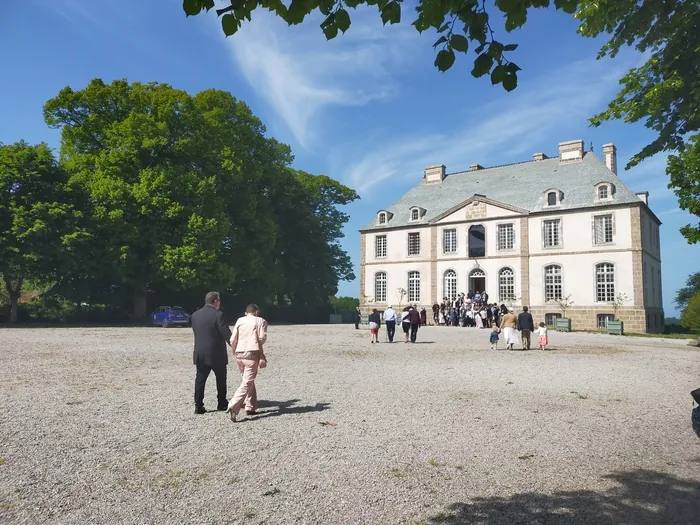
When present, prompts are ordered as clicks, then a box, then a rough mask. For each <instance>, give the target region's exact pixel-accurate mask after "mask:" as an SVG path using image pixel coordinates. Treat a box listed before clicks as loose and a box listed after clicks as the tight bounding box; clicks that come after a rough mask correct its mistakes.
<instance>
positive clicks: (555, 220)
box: [542, 217, 564, 250]
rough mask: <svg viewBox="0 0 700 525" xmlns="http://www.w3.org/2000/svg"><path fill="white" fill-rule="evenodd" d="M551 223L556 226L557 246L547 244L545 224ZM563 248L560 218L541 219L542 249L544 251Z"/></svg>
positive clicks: (562, 227)
mask: <svg viewBox="0 0 700 525" xmlns="http://www.w3.org/2000/svg"><path fill="white" fill-rule="evenodd" d="M548 223H553V224H557V225H558V226H557V230H558V232H557V233H558V235H557V238H558V240H559V243H558V244H551V245H550V244H547V224H548ZM563 247H564V221H563V220H562V218H561V217H552V218H549V219H542V248H543V249H546V250H552V249H559V248H563Z"/></svg>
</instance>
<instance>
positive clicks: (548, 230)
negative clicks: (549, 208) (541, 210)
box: [542, 219, 561, 248]
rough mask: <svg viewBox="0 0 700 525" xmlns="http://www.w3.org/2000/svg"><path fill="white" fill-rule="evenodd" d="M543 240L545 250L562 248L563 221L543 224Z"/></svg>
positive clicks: (551, 221)
mask: <svg viewBox="0 0 700 525" xmlns="http://www.w3.org/2000/svg"><path fill="white" fill-rule="evenodd" d="M542 239H543V241H544V247H545V248H551V247H554V246H561V219H551V220H547V221H543V222H542Z"/></svg>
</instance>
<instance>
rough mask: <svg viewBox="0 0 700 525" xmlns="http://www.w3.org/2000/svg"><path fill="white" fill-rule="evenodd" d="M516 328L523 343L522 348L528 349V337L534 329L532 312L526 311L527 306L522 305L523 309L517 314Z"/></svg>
mask: <svg viewBox="0 0 700 525" xmlns="http://www.w3.org/2000/svg"><path fill="white" fill-rule="evenodd" d="M518 330H520V337H521V339H522V343H523V350H530V337H531V335H532V332H533V331H534V330H535V321H534V320H533V319H532V314H531V313H530V312H528V311H527V306H523V311H522V312H521V313H520V314H518Z"/></svg>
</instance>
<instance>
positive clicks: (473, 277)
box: [469, 269, 486, 293]
mask: <svg viewBox="0 0 700 525" xmlns="http://www.w3.org/2000/svg"><path fill="white" fill-rule="evenodd" d="M485 290H486V274H485V273H484V271H483V270H478V269H477V270H472V271H471V273H470V274H469V291H470V292H472V293H476V292H477V291H479V292H482V293H483V292H484V291H485Z"/></svg>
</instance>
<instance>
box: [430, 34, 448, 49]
mask: <svg viewBox="0 0 700 525" xmlns="http://www.w3.org/2000/svg"><path fill="white" fill-rule="evenodd" d="M445 42H447V37H446V36H441V37H440V38H438V39H437V40H436V41H435V43H434V44H433V47H437V46H439V45H440V44H444V43H445Z"/></svg>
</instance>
